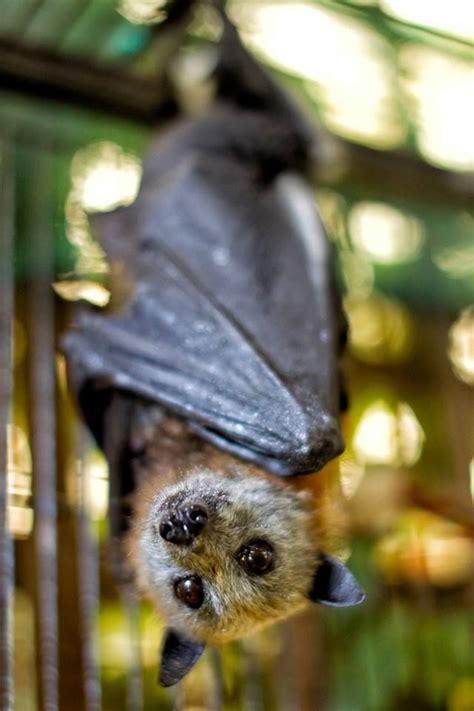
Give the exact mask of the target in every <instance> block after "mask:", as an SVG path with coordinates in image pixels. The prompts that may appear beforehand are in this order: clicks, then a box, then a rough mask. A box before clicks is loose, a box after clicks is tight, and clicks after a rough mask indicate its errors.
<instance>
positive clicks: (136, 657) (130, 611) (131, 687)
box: [120, 583, 143, 711]
mask: <svg viewBox="0 0 474 711" xmlns="http://www.w3.org/2000/svg"><path fill="white" fill-rule="evenodd" d="M120 599H121V602H122V606H123V609H124V612H125V616H126V619H127V623H128V634H129V640H130V661H129V665H128V670H127V700H126V709H127V711H142V709H143V679H142V667H141V658H140V609H139V605H138V601H137V593H136V591H135V589H134V588H133V586H132V585H131V584H130V583H122V584H121V585H120Z"/></svg>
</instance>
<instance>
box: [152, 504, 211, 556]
mask: <svg viewBox="0 0 474 711" xmlns="http://www.w3.org/2000/svg"><path fill="white" fill-rule="evenodd" d="M207 519H208V514H207V511H206V509H205V507H204V506H202V505H198V506H187V507H184V508H179V509H175V510H172V511H167V512H166V513H165V514H164V516H163V517H162V519H161V521H160V529H159V530H160V536H161V537H162V538H163V539H164V540H165V541H167V542H168V543H175V544H177V545H185V546H186V545H189V544H190V543H192V542H193V541H194V539H195V538H196V537H197V536H198V535H199V534H200V533H201V531H202V530H203V528H204V526H205V525H206V522H207Z"/></svg>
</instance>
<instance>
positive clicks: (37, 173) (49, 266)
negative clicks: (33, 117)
mask: <svg viewBox="0 0 474 711" xmlns="http://www.w3.org/2000/svg"><path fill="white" fill-rule="evenodd" d="M45 149H46V150H44V151H41V152H40V151H38V152H37V154H36V157H35V161H34V178H35V186H36V190H35V191H34V194H33V195H32V204H31V216H30V221H29V227H30V233H29V235H28V241H27V249H28V251H29V255H28V257H29V263H30V264H31V269H30V275H29V281H28V292H27V304H28V318H29V328H28V331H29V396H30V397H29V399H30V403H29V414H30V418H31V421H30V432H31V449H32V462H33V472H34V476H33V498H34V515H35V524H34V545H35V561H36V586H37V589H36V596H35V597H36V606H37V610H36V623H37V636H38V638H37V654H38V656H39V681H40V683H39V691H40V699H41V706H42V707H43V708H44V709H45V711H56V710H57V709H58V708H59V700H58V693H59V691H58V686H59V673H58V606H57V604H58V580H57V577H58V569H57V560H58V558H57V554H58V546H57V505H56V445H55V439H56V420H55V397H56V383H55V372H54V362H55V361H54V324H55V314H54V301H53V293H52V290H51V283H52V281H53V279H54V273H53V269H54V268H53V264H54V245H53V239H54V231H53V222H52V217H53V215H52V211H53V205H52V200H51V195H54V190H53V176H52V162H51V159H50V156H49V155H48V153H49V152H50V151H51V146H45Z"/></svg>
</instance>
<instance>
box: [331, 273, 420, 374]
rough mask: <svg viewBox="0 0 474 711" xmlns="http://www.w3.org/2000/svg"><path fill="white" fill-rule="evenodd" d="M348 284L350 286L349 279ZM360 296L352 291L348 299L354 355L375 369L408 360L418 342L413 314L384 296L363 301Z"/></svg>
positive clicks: (350, 333)
mask: <svg viewBox="0 0 474 711" xmlns="http://www.w3.org/2000/svg"><path fill="white" fill-rule="evenodd" d="M343 270H344V267H343ZM343 273H344V275H345V272H344V271H343ZM346 283H347V284H348V286H350V282H349V281H348V280H347V278H346ZM359 293H363V292H362V291H361V292H359ZM357 294H358V292H357V291H352V289H350V290H349V296H348V297H347V298H346V299H344V307H345V311H346V314H347V318H348V321H349V348H350V350H351V352H352V353H353V354H354V355H355V356H356V357H357V358H359V360H362V361H363V362H365V363H370V364H373V365H381V364H391V365H393V364H397V363H401V362H403V361H404V360H406V359H407V358H408V357H409V356H410V354H411V352H412V350H413V344H414V339H415V335H414V326H413V322H412V318H411V316H410V312H409V311H408V310H407V309H406V308H405V306H403V304H400V303H399V302H397V301H395V300H394V299H387V298H385V297H383V296H381V295H380V294H375V293H373V294H372V295H371V296H369V297H368V298H359V297H358V295H357Z"/></svg>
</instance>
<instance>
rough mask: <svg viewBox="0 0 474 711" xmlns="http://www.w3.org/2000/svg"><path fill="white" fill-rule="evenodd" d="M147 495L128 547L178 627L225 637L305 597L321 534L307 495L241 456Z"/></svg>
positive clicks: (213, 639) (203, 637)
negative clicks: (242, 463) (225, 468)
mask: <svg viewBox="0 0 474 711" xmlns="http://www.w3.org/2000/svg"><path fill="white" fill-rule="evenodd" d="M148 498H149V504H148V506H147V507H146V508H145V510H144V511H143V512H142V513H141V514H140V515H139V517H138V520H137V521H136V525H135V530H134V533H133V535H132V541H131V553H132V558H133V559H134V560H135V567H136V569H137V572H138V578H139V583H140V584H141V586H142V587H144V589H145V590H146V592H147V593H148V595H149V596H150V597H151V598H152V599H153V600H154V601H155V603H156V604H157V606H158V608H159V609H160V611H161V612H162V613H163V615H164V616H165V618H166V619H167V621H168V623H169V624H170V625H171V626H172V627H173V628H175V629H177V630H181V631H182V632H185V633H186V634H187V635H191V636H192V637H193V638H195V639H198V640H200V641H203V642H210V643H222V642H225V641H227V640H230V639H234V638H237V637H241V636H243V635H245V634H247V633H248V632H249V631H250V630H254V629H255V627H257V626H260V625H263V624H266V623H268V622H270V621H272V620H275V619H278V618H281V617H286V616H287V615H289V614H291V613H293V612H295V611H296V610H298V609H299V608H301V607H302V606H304V605H305V604H306V603H307V602H308V599H309V598H308V596H309V592H310V590H311V586H312V580H313V577H314V573H315V570H316V567H317V564H318V541H317V538H316V535H315V531H314V525H313V515H312V511H311V506H310V498H309V497H308V496H307V495H305V494H301V493H297V492H295V491H292V490H290V489H289V488H285V487H284V486H281V485H279V484H278V483H274V482H272V481H269V480H268V479H266V478H261V477H259V476H255V475H253V476H248V475H246V474H245V472H244V471H242V469H241V468H239V466H237V467H236V468H235V470H234V471H232V472H230V473H227V474H226V475H225V476H223V475H222V472H218V471H215V470H212V469H208V470H205V469H204V470H202V469H201V470H199V469H194V470H193V469H191V471H190V472H188V473H187V474H186V476H185V478H184V479H183V480H182V481H179V482H177V483H174V484H171V485H169V486H165V487H164V488H163V489H161V490H159V491H158V492H157V493H155V494H154V495H152V496H151V497H148Z"/></svg>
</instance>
